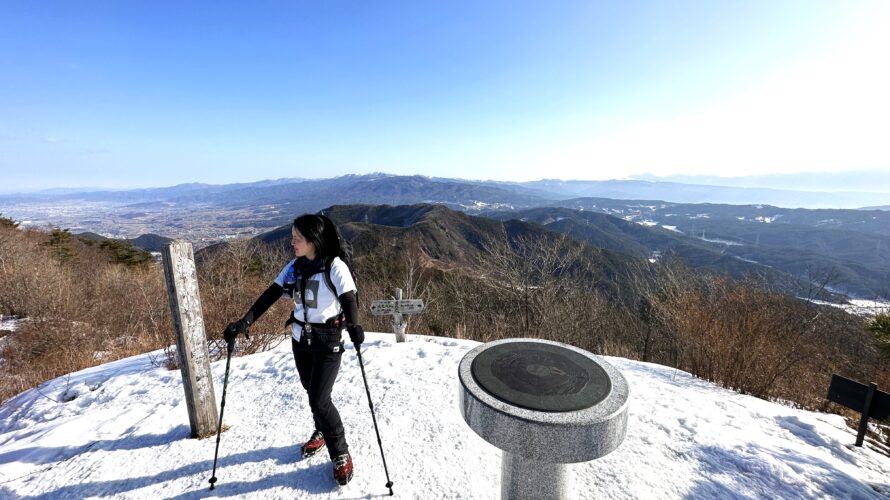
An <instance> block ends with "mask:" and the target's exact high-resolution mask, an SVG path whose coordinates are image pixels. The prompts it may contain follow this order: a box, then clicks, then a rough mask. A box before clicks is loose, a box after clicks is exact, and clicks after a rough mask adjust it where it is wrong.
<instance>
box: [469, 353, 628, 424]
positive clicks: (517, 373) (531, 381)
mask: <svg viewBox="0 0 890 500" xmlns="http://www.w3.org/2000/svg"><path fill="white" fill-rule="evenodd" d="M470 369H471V371H472V373H473V378H474V379H475V381H476V382H477V383H478V384H479V385H480V386H481V387H482V388H483V389H485V390H486V391H488V392H489V393H490V394H491V395H493V396H495V397H496V398H498V399H500V400H501V401H503V402H505V403H508V404H513V405H515V406H518V407H520V408H526V409H529V410H540V411H574V410H583V409H584V408H590V407H591V406H593V405H595V404H597V403H599V402H601V401H602V400H603V399H605V398H606V396H608V395H609V393H610V392H611V390H612V383H611V381H610V380H609V377H608V375H607V374H606V372H605V370H603V369H602V367H600V366H599V365H598V364H596V363H595V362H593V361H591V360H590V359H589V358H587V357H585V356H582V355H581V354H579V353H577V352H575V351H572V350H569V349H566V348H564V347H560V346H556V345H551V344H541V343H538V342H510V343H505V344H498V345H495V346H492V347H491V348H489V349H485V350H484V351H482V352H480V353H479V355H478V356H476V357H475V359H473V362H472V364H471V365H470Z"/></svg>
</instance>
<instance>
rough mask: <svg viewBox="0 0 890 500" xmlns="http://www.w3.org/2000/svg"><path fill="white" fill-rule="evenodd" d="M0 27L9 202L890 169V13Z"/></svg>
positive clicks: (182, 9)
mask: <svg viewBox="0 0 890 500" xmlns="http://www.w3.org/2000/svg"><path fill="white" fill-rule="evenodd" d="M0 17H2V18H3V19H4V20H5V21H6V22H5V23H4V25H5V26H4V30H3V31H2V32H0V61H2V63H3V64H0V175H2V178H3V179H4V181H5V182H4V185H3V186H2V190H3V191H5V192H10V191H18V192H23V191H31V190H35V189H46V188H56V187H83V186H95V187H100V188H130V187H155V186H170V185H174V184H179V183H186V182H202V183H211V184H225V183H233V182H253V181H257V180H260V179H272V178H283V177H288V178H289V177H306V178H329V177H334V176H338V175H344V174H350V173H355V174H363V173H369V172H375V171H383V172H388V173H393V174H399V175H412V174H421V175H428V176H434V177H451V178H467V179H482V178H485V179H495V180H512V181H526V180H536V179H541V178H559V179H590V180H595V179H614V178H628V177H632V176H640V175H642V174H646V173H648V174H652V175H656V176H661V177H664V176H678V175H712V176H713V175H719V176H724V177H744V176H753V175H764V174H771V173H799V172H828V173H838V172H853V171H873V172H886V171H888V170H890V148H887V147H886V142H887V139H886V138H887V137H890V120H887V116H890V92H887V90H886V89H888V88H890V58H887V57H886V53H885V52H886V48H887V47H888V46H890V30H887V29H886V26H888V25H890V2H886V1H881V0H875V1H868V0H863V1H850V2H835V1H828V0H812V1H790V0H780V1H753V2H730V1H716V2H715V1H682V2H621V3H613V2H598V1H596V2H591V1H583V0H570V1H567V2H560V3H558V4H553V3H551V2H539V1H532V2H521V3H515V2H505V1H484V2H465V1H459V2H435V3H431V2H420V3H417V2H387V3H385V4H380V5H370V4H361V3H354V2H342V1H336V2H326V3H323V4H303V3H278V2H261V3H251V4H249V5H247V4H243V3H239V2H213V3H210V2H189V3H187V4H183V3H178V2H169V1H161V2H151V3H140V4H132V3H116V2H93V1H87V2H78V3H72V2H64V1H62V0H52V1H48V2H39V3H35V2H4V3H0ZM881 178H882V179H886V176H882V177H881ZM777 187H780V186H777ZM881 190H883V189H881Z"/></svg>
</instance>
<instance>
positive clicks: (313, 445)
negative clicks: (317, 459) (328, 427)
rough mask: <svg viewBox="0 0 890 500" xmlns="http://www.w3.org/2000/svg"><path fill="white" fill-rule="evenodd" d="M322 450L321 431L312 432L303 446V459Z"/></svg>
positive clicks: (322, 436)
mask: <svg viewBox="0 0 890 500" xmlns="http://www.w3.org/2000/svg"><path fill="white" fill-rule="evenodd" d="M322 448H324V435H323V434H322V433H321V431H318V430H316V431H313V432H312V436H311V437H310V438H309V441H306V443H304V444H303V458H309V457H311V456H312V455H315V454H316V453H318V452H319V450H321V449H322Z"/></svg>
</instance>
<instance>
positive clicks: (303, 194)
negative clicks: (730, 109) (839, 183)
mask: <svg viewBox="0 0 890 500" xmlns="http://www.w3.org/2000/svg"><path fill="white" fill-rule="evenodd" d="M775 185H783V184H782V183H779V182H778V181H777V184H775ZM887 191H890V188H888V189H887ZM579 197H597V198H613V199H626V200H652V199H655V200H665V201H669V202H673V203H725V204H768V205H774V206H780V207H790V208H794V207H801V208H860V207H864V206H884V205H890V192H867V191H862V192H814V191H800V190H798V191H794V190H786V189H775V188H769V189H767V188H762V187H734V186H718V185H706V184H695V183H679V182H664V181H648V180H608V181H562V180H540V181H532V182H522V183H517V182H497V181H469V180H464V179H444V178H431V177H424V176H394V175H388V174H369V175H346V176H342V177H335V178H332V179H275V180H264V181H259V182H254V183H246V184H225V185H210V184H181V185H178V186H172V187H166V188H152V189H135V190H125V191H82V192H75V191H70V190H64V191H57V190H48V191H43V192H37V193H26V194H14V195H3V196H0V207H4V206H8V205H12V204H15V203H37V202H42V203H46V202H58V201H62V200H71V201H75V200H76V201H88V202H103V203H125V204H128V205H131V206H133V207H141V208H150V207H151V206H153V205H157V204H162V203H174V204H189V203H192V204H194V203H204V204H213V205H216V206H221V207H244V206H255V205H258V204H276V205H284V206H287V207H288V208H301V207H308V206H316V205H317V202H318V201H319V200H322V199H323V200H326V202H327V203H326V204H325V206H328V205H330V203H331V202H336V203H393V204H402V203H418V202H433V203H442V204H445V205H449V206H452V207H453V208H457V209H462V210H474V209H484V208H488V207H487V205H492V204H494V205H498V206H504V207H506V206H510V207H512V208H530V207H531V206H538V205H540V204H541V203H542V202H544V201H558V200H565V199H570V198H579ZM318 208H320V207H316V208H315V209H316V210H317V209H318Z"/></svg>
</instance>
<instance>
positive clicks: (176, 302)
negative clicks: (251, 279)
mask: <svg viewBox="0 0 890 500" xmlns="http://www.w3.org/2000/svg"><path fill="white" fill-rule="evenodd" d="M163 255H164V277H165V279H166V281H167V298H168V299H169V301H170V313H171V316H172V317H173V328H174V330H175V333H176V352H177V354H178V355H179V368H180V370H182V385H183V387H184V388H185V401H186V404H187V406H188V413H189V424H190V425H191V428H192V437H193V438H203V437H207V436H211V435H213V434H216V424H217V418H218V416H217V413H216V396H215V394H214V393H213V377H212V375H211V372H210V353H209V352H208V351H207V337H206V335H205V334H204V316H203V313H202V311H201V295H200V294H199V293H198V275H197V272H196V270H195V256H194V253H193V252H192V244H191V243H189V242H187V241H182V240H177V241H174V242H172V243H170V244H169V245H165V246H164V251H163Z"/></svg>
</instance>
